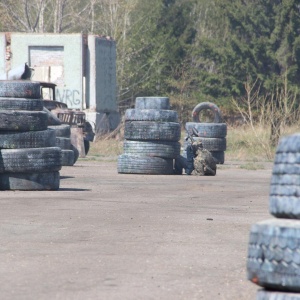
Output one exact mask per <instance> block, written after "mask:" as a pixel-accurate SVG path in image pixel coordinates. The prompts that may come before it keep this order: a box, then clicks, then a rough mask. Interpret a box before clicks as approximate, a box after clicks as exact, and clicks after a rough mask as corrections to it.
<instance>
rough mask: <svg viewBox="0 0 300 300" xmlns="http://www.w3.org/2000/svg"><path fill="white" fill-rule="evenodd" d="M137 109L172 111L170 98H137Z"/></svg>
mask: <svg viewBox="0 0 300 300" xmlns="http://www.w3.org/2000/svg"><path fill="white" fill-rule="evenodd" d="M135 109H166V110H169V109H170V100H169V98H168V97H137V98H136V99H135Z"/></svg>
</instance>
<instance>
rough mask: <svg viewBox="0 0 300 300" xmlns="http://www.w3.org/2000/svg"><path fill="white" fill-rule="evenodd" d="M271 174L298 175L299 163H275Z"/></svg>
mask: <svg viewBox="0 0 300 300" xmlns="http://www.w3.org/2000/svg"><path fill="white" fill-rule="evenodd" d="M272 173H273V174H280V175H284V174H289V175H300V164H277V163H274V165H273V170H272Z"/></svg>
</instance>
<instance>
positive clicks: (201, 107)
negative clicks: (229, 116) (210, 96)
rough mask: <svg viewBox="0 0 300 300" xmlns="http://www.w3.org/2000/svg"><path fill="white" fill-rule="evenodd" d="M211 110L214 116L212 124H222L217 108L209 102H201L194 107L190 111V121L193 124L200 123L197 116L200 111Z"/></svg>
mask: <svg viewBox="0 0 300 300" xmlns="http://www.w3.org/2000/svg"><path fill="white" fill-rule="evenodd" d="M207 109H208V110H211V111H212V112H213V114H214V119H213V123H222V122H223V118H222V114H221V111H220V109H219V107H218V106H217V105H216V104H214V103H211V102H202V103H199V104H198V105H196V106H195V107H194V109H193V111H192V119H193V122H197V123H199V122H200V117H199V114H200V112H201V111H202V110H207Z"/></svg>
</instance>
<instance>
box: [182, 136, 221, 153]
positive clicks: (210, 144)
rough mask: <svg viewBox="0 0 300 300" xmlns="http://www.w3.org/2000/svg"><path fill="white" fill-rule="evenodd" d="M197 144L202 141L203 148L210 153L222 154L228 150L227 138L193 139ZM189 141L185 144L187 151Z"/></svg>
mask: <svg viewBox="0 0 300 300" xmlns="http://www.w3.org/2000/svg"><path fill="white" fill-rule="evenodd" d="M193 139H194V141H195V142H198V141H199V140H201V141H202V144H203V147H204V148H205V149H207V150H208V151H210V152H212V151H217V152H220V151H221V152H222V151H225V150H226V138H203V137H193ZM188 143H189V142H188V141H185V142H184V148H185V149H186V147H187V145H188Z"/></svg>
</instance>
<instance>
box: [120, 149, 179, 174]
mask: <svg viewBox="0 0 300 300" xmlns="http://www.w3.org/2000/svg"><path fill="white" fill-rule="evenodd" d="M118 173H126V174H156V175H170V174H173V159H168V158H162V157H150V156H136V155H128V154H121V155H119V157H118Z"/></svg>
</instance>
